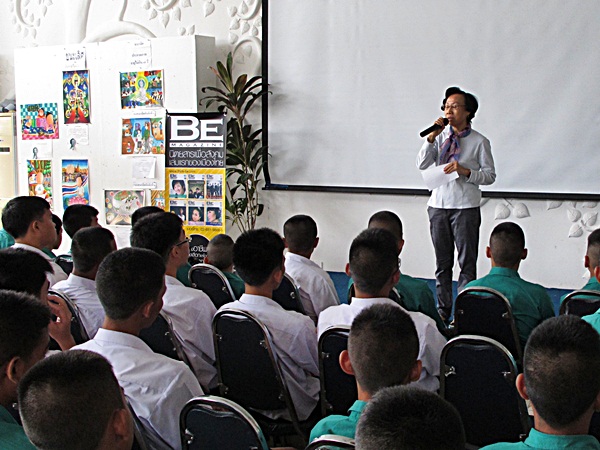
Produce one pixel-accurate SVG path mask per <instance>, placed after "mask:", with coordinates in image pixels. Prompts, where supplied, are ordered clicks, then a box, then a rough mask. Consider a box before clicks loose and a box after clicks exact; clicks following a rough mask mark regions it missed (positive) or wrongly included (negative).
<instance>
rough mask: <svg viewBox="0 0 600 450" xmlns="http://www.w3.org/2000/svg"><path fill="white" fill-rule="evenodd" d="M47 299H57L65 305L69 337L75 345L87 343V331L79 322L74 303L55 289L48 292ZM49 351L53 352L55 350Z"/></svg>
mask: <svg viewBox="0 0 600 450" xmlns="http://www.w3.org/2000/svg"><path fill="white" fill-rule="evenodd" d="M48 297H49V298H50V300H52V297H58V298H60V299H62V300H63V301H64V302H65V303H66V304H67V307H68V308H69V311H70V313H71V335H73V339H74V340H75V343H76V344H83V343H84V342H87V341H89V340H90V337H89V335H88V333H87V330H86V329H85V327H84V326H83V321H82V320H81V315H80V314H79V309H78V308H77V305H76V304H75V302H74V301H73V300H71V298H70V297H69V296H68V295H67V294H65V293H64V292H61V291H59V290H57V289H50V290H48ZM51 349H52V350H54V349H55V348H51Z"/></svg>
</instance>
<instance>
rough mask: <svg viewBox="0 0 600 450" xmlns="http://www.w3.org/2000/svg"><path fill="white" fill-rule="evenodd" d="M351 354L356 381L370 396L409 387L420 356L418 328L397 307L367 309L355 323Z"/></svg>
mask: <svg viewBox="0 0 600 450" xmlns="http://www.w3.org/2000/svg"><path fill="white" fill-rule="evenodd" d="M348 353H349V356H350V362H351V364H352V368H353V370H354V375H355V376H356V381H357V382H358V384H360V386H361V388H362V389H364V390H365V391H366V392H368V393H369V394H370V395H374V394H375V393H376V392H377V391H379V390H380V389H381V388H384V387H389V386H395V385H399V384H405V383H407V382H408V376H409V374H410V371H411V369H412V368H413V367H414V366H415V364H416V363H417V357H418V355H419V337H418V335H417V330H416V328H415V324H414V323H413V321H412V319H411V318H410V316H409V315H408V314H406V313H405V312H404V311H402V309H400V308H398V307H397V306H393V305H373V306H371V307H369V308H366V309H364V310H362V311H361V312H360V313H359V314H358V315H357V316H356V318H355V319H354V321H353V322H352V327H351V328H350V337H349V338H348Z"/></svg>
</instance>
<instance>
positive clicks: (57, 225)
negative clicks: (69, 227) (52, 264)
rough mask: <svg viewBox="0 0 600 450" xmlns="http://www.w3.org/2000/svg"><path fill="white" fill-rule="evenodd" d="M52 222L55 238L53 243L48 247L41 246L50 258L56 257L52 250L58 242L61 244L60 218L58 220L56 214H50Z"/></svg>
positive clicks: (57, 245) (58, 244) (57, 246)
mask: <svg viewBox="0 0 600 450" xmlns="http://www.w3.org/2000/svg"><path fill="white" fill-rule="evenodd" d="M52 222H53V223H54V228H56V240H55V241H54V244H52V245H51V246H50V247H48V248H43V249H42V251H43V252H44V253H45V254H46V255H48V256H49V257H50V258H52V259H56V255H55V254H54V252H53V251H52V250H56V249H57V248H59V247H60V244H62V233H63V229H62V220H60V217H58V216H57V215H56V214H52Z"/></svg>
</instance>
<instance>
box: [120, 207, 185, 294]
mask: <svg viewBox="0 0 600 450" xmlns="http://www.w3.org/2000/svg"><path fill="white" fill-rule="evenodd" d="M157 212H165V211H164V210H163V209H161V208H159V207H158V206H142V207H141V208H138V209H136V210H135V211H134V212H133V214H132V215H131V227H134V226H135V224H136V222H137V221H138V220H140V219H141V218H142V217H145V216H148V215H150V214H153V213H157ZM191 268H192V265H191V264H190V263H189V262H186V264H185V266H181V267H180V268H179V269H178V270H177V279H178V280H179V281H181V282H182V283H183V284H184V285H186V286H187V287H191V284H190V280H189V277H188V274H189V273H190V269H191Z"/></svg>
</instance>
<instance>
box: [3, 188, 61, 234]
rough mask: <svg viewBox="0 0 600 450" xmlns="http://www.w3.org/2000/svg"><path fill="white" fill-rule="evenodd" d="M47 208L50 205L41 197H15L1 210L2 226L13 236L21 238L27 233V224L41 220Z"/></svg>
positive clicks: (48, 208)
mask: <svg viewBox="0 0 600 450" xmlns="http://www.w3.org/2000/svg"><path fill="white" fill-rule="evenodd" d="M49 210H50V205H49V204H48V202H47V201H46V200H44V199H43V198H41V197H26V196H22V197H15V198H13V199H11V200H9V202H8V203H7V204H6V206H5V207H4V210H2V227H3V228H4V229H5V230H6V231H7V233H8V234H10V235H11V236H12V237H13V238H15V239H18V238H21V237H23V236H25V235H26V234H27V231H28V230H29V225H31V223H32V222H33V221H35V220H41V219H42V218H43V217H44V214H46V211H49Z"/></svg>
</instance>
